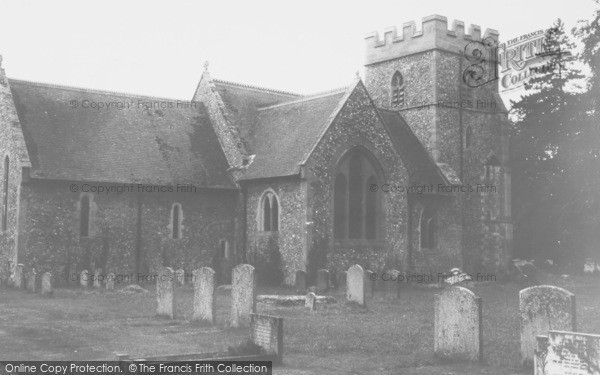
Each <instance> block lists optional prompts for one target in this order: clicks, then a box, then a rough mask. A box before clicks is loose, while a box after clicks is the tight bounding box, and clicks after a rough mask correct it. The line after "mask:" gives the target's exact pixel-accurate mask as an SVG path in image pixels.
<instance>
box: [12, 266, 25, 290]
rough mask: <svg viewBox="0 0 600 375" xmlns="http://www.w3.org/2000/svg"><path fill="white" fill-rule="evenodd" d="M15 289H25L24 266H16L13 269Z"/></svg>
mask: <svg viewBox="0 0 600 375" xmlns="http://www.w3.org/2000/svg"><path fill="white" fill-rule="evenodd" d="M14 279H15V280H14V282H15V288H18V289H25V287H26V283H25V266H24V265H22V264H20V263H19V264H17V266H16V267H15V276H14Z"/></svg>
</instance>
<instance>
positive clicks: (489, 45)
mask: <svg viewBox="0 0 600 375" xmlns="http://www.w3.org/2000/svg"><path fill="white" fill-rule="evenodd" d="M365 39H366V61H365V83H366V85H367V88H368V90H369V93H370V95H371V97H372V98H373V100H374V101H375V103H376V105H377V106H379V107H383V108H386V109H391V110H397V111H399V112H400V114H401V115H402V116H403V117H404V119H405V120H406V122H407V123H408V125H409V126H410V127H411V129H412V130H413V132H414V133H415V134H416V135H417V137H418V138H419V139H420V140H421V142H422V143H423V145H424V146H425V147H426V148H427V149H428V150H429V152H430V154H431V156H432V158H433V159H434V161H435V162H436V163H437V164H438V166H439V167H440V169H441V170H442V171H443V172H444V174H445V175H446V177H448V180H450V181H451V182H452V183H453V184H454V185H455V187H457V186H460V187H462V189H456V190H455V191H456V193H455V195H456V200H457V201H456V204H457V207H458V209H457V211H456V212H457V213H458V212H460V214H459V215H458V216H457V217H456V220H460V227H461V228H462V234H461V238H462V246H461V247H462V249H461V251H462V264H463V267H464V268H465V270H466V271H467V272H469V273H471V274H477V273H486V272H492V273H494V272H495V273H497V274H504V273H507V272H508V264H509V262H510V258H511V247H512V223H511V213H510V171H509V168H508V134H507V126H508V113H507V110H506V108H505V106H504V104H503V103H502V100H501V98H500V96H499V94H498V80H497V70H496V66H497V63H496V56H497V50H496V47H497V45H498V32H497V31H495V30H491V29H487V30H486V31H485V33H484V34H483V35H482V34H481V29H480V27H479V26H476V25H472V26H471V27H470V28H469V32H468V33H466V32H465V25H464V23H463V22H460V21H454V23H453V24H452V28H451V29H449V28H448V21H447V18H446V17H442V16H438V15H433V16H429V17H426V18H424V19H423V20H422V27H421V30H417V27H416V24H415V22H409V23H405V24H404V25H403V27H402V29H401V30H400V31H399V32H398V31H397V29H396V28H395V27H394V28H390V29H387V30H386V31H385V33H384V36H383V39H380V37H379V35H378V33H371V34H369V35H367V36H366V38H365ZM471 190H472V191H471ZM441 245H442V246H443V244H441Z"/></svg>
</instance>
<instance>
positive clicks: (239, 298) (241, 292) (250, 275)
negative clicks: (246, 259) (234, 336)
mask: <svg viewBox="0 0 600 375" xmlns="http://www.w3.org/2000/svg"><path fill="white" fill-rule="evenodd" d="M232 273H233V275H232V281H231V326H232V327H243V326H248V324H249V323H250V314H251V313H255V312H256V276H255V271H254V267H253V266H251V265H249V264H240V265H238V266H237V267H235V268H234V269H233V272H232Z"/></svg>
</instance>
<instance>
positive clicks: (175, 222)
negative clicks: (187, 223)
mask: <svg viewBox="0 0 600 375" xmlns="http://www.w3.org/2000/svg"><path fill="white" fill-rule="evenodd" d="M182 216H183V213H182V211H181V204H179V203H173V206H172V207H171V238H173V239H176V240H177V239H179V238H181V218H182Z"/></svg>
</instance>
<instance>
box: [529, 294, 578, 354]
mask: <svg viewBox="0 0 600 375" xmlns="http://www.w3.org/2000/svg"><path fill="white" fill-rule="evenodd" d="M519 310H520V312H521V330H520V333H521V363H522V364H527V363H528V364H531V363H532V362H533V357H534V351H535V348H536V345H537V343H536V336H537V335H545V334H546V333H547V332H548V331H549V330H555V331H570V332H573V331H576V330H577V326H576V325H577V322H576V319H575V318H576V308H575V295H574V294H573V293H571V292H569V291H566V290H564V289H562V288H559V287H556V286H551V285H538V286H532V287H530V288H526V289H523V290H521V291H520V292H519Z"/></svg>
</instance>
